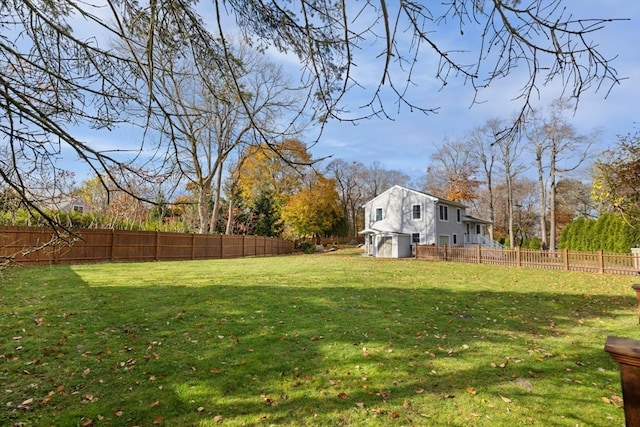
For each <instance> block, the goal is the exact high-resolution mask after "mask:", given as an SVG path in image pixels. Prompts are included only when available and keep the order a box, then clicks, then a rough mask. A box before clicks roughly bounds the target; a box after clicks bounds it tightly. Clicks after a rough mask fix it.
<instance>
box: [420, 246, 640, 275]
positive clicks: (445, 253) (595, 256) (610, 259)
mask: <svg viewBox="0 0 640 427" xmlns="http://www.w3.org/2000/svg"><path fill="white" fill-rule="evenodd" d="M416 258H418V259H426V260H438V261H453V262H467V263H474V264H493V265H510V266H515V267H532V268H545V269H551V270H566V271H585V272H593V273H611V274H627V275H638V274H640V254H638V253H634V254H617V253H608V252H603V251H595V252H575V251H568V250H566V249H564V250H560V251H540V250H530V249H521V248H515V249H489V248H484V247H481V246H428V245H417V246H416Z"/></svg>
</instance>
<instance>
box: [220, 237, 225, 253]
mask: <svg viewBox="0 0 640 427" xmlns="http://www.w3.org/2000/svg"><path fill="white" fill-rule="evenodd" d="M224 236H225V235H224V234H221V235H220V259H222V258H224Z"/></svg>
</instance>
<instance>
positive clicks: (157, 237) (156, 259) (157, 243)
mask: <svg viewBox="0 0 640 427" xmlns="http://www.w3.org/2000/svg"><path fill="white" fill-rule="evenodd" d="M159 257H160V230H156V250H155V254H154V256H153V259H154V261H158V258H159Z"/></svg>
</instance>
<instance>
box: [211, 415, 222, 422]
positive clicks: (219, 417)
mask: <svg viewBox="0 0 640 427" xmlns="http://www.w3.org/2000/svg"><path fill="white" fill-rule="evenodd" d="M213 421H214V422H216V423H221V422H222V415H216V416H215V417H213Z"/></svg>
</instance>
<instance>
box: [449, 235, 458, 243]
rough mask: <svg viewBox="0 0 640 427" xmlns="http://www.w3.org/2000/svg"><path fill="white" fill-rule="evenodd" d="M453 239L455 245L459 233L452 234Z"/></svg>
mask: <svg viewBox="0 0 640 427" xmlns="http://www.w3.org/2000/svg"><path fill="white" fill-rule="evenodd" d="M451 239H452V240H453V244H454V245H457V244H458V235H457V234H454V235H452V236H451Z"/></svg>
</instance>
